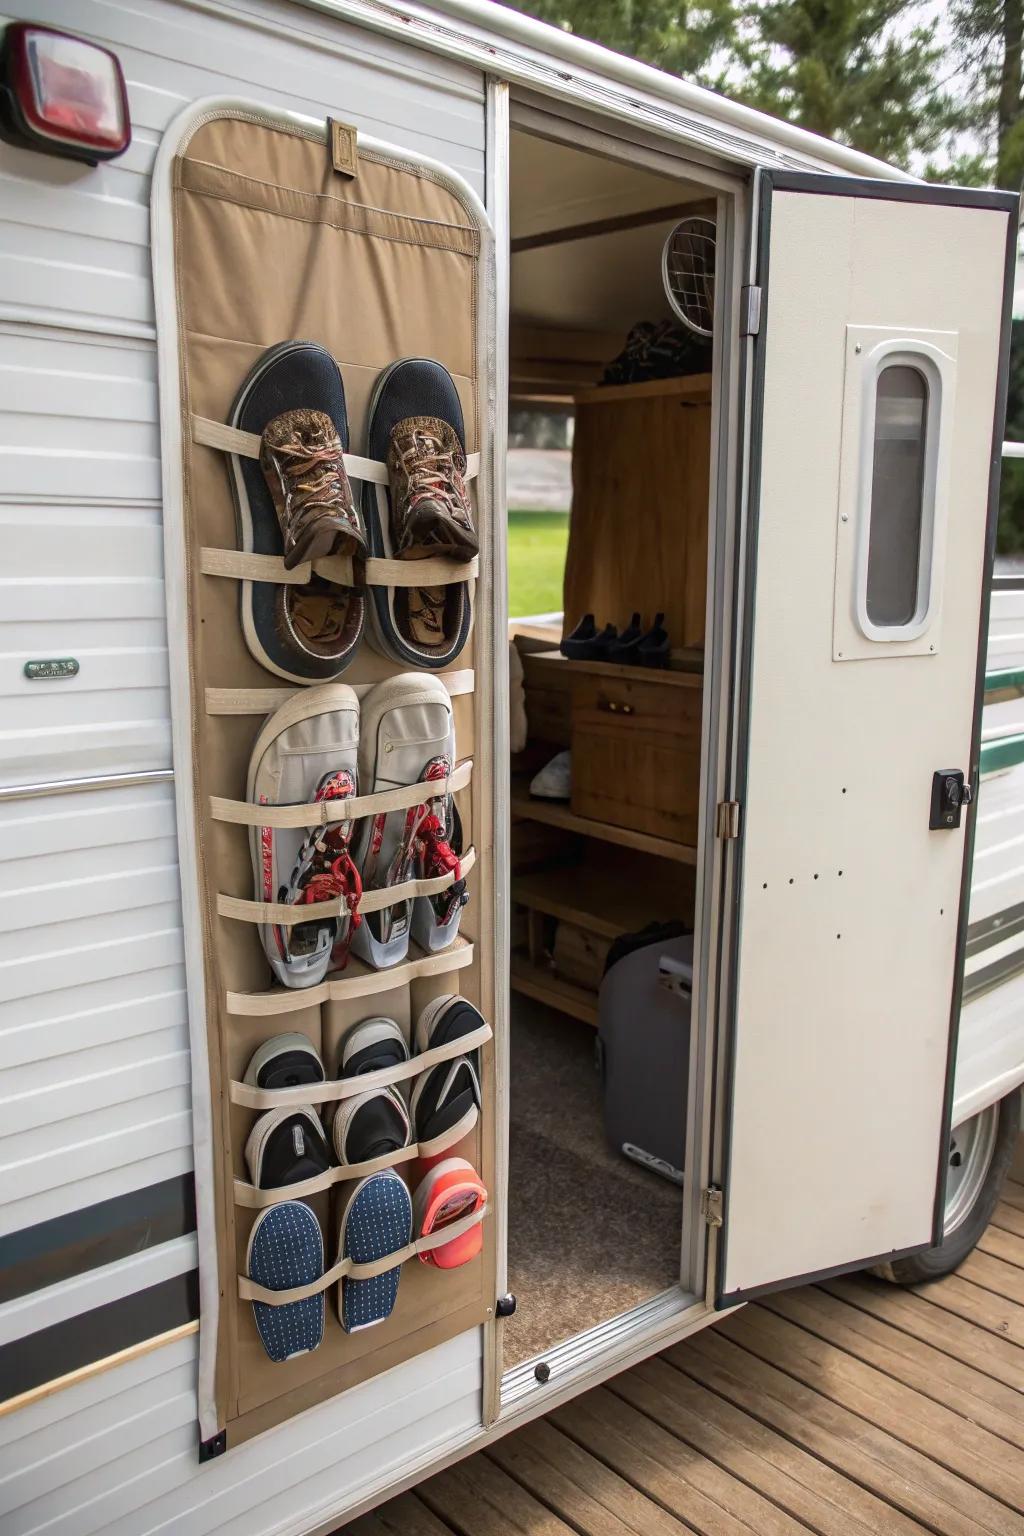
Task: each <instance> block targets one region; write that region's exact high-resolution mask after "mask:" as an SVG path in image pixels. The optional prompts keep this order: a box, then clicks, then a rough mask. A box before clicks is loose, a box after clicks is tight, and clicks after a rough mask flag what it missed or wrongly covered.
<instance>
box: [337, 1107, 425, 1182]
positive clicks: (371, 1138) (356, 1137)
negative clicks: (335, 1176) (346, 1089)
mask: <svg viewBox="0 0 1024 1536" xmlns="http://www.w3.org/2000/svg"><path fill="white" fill-rule="evenodd" d="M411 1136H412V1123H411V1121H410V1118H409V1111H408V1109H407V1108H406V1105H405V1100H404V1099H403V1098H402V1095H401V1094H400V1093H399V1092H398V1090H397V1088H371V1089H369V1090H368V1092H366V1093H360V1094H356V1095H355V1096H354V1097H353V1098H351V1099H342V1100H341V1102H340V1103H339V1105H338V1108H337V1110H336V1111H335V1115H334V1125H333V1127H332V1130H331V1140H332V1141H333V1143H334V1155H335V1157H336V1158H337V1159H338V1162H339V1163H341V1164H343V1165H350V1164H352V1163H367V1162H369V1161H370V1160H371V1159H373V1158H377V1157H390V1156H391V1154H392V1153H393V1152H400V1151H401V1150H402V1148H403V1147H407V1146H408V1145H409V1141H410V1138H411Z"/></svg>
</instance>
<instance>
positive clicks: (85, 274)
mask: <svg viewBox="0 0 1024 1536" xmlns="http://www.w3.org/2000/svg"><path fill="white" fill-rule="evenodd" d="M16 15H17V17H18V18H19V19H30V20H35V21H39V22H41V23H44V24H47V25H51V26H55V27H58V28H66V29H68V30H70V31H74V32H77V33H79V34H82V35H85V36H90V37H92V38H94V39H95V40H96V41H98V42H100V43H102V44H104V45H105V46H107V47H109V48H112V49H113V50H114V51H115V52H116V53H117V54H118V56H119V58H120V60H121V63H122V66H123V67H124V70H125V74H126V77H127V80H128V89H129V98H130V103H131V114H132V123H133V142H132V146H131V148H130V150H129V151H128V153H127V155H126V156H125V157H124V158H123V159H121V160H119V161H117V162H116V163H115V164H112V165H106V166H101V167H99V168H96V169H89V168H87V167H83V166H77V165H75V164H72V163H71V162H67V161H60V160H48V159H45V158H43V157H41V156H39V155H36V154H31V153H28V152H24V151H19V150H15V149H12V148H10V147H9V146H7V145H0V411H2V413H3V414H2V425H0V540H2V548H3V551H4V558H3V561H2V562H0V786H3V787H7V786H16V785H20V786H24V785H39V784H43V783H50V782H54V781H57V782H63V781H67V780H70V779H77V778H82V777H87V776H93V775H118V774H125V773H136V772H140V771H141V772H147V773H151V774H154V775H155V779H154V781H152V782H146V783H143V784H133V785H130V786H127V787H121V788H109V789H102V790H89V791H87V792H78V793H73V794H54V795H49V796H44V797H40V798H30V799H15V800H11V801H7V802H0V919H2V920H0V997H2V999H3V1001H2V1003H0V1108H2V1114H0V1240H2V1238H3V1236H4V1235H5V1234H9V1233H11V1232H14V1231H17V1230H19V1229H21V1228H23V1227H26V1226H29V1225H35V1224H37V1223H39V1222H42V1221H45V1220H48V1219H50V1218H52V1217H56V1216H62V1215H64V1214H66V1213H68V1212H72V1211H75V1210H77V1209H80V1208H82V1207H83V1206H87V1205H92V1204H94V1203H96V1202H98V1201H101V1200H107V1199H110V1198H112V1197H116V1196H118V1195H122V1194H125V1193H127V1192H128V1191H131V1190H136V1189H146V1188H148V1187H149V1186H150V1185H152V1184H155V1183H157V1182H159V1181H161V1180H165V1179H169V1178H173V1177H174V1176H176V1175H180V1174H182V1173H186V1172H188V1170H189V1169H190V1168H191V1163H192V1149H191V1124H190V1112H189V1057H188V1031H187V1015H186V1006H185V981H184V967H183V959H182V953H183V945H182V932H181V912H180V899H179V886H178V876H177V850H176V842H175V824H174V800H173V785H172V784H171V782H170V770H171V747H170V720H169V704H168V679H167V654H166V633H165V623H164V607H163V572H162V548H161V546H162V532H161V517H160V459H159V432H158V425H157V422H158V410H157V388H156V351H155V330H154V325H153V294H152V283H151V277H150V254H149V244H148V242H149V180H150V173H151V169H152V166H153V161H154V158H155V155H156V151H157V148H158V145H159V142H160V138H161V135H162V133H163V131H164V129H165V128H166V126H167V125H168V123H169V122H170V121H171V120H172V119H173V118H174V117H175V116H176V115H177V114H178V113H179V111H180V110H181V109H182V108H183V107H184V106H186V105H187V104H188V103H189V102H191V101H193V100H195V99H196V98H198V97H202V96H208V95H213V94H223V93H225V92H229V93H232V94H236V95H238V94H245V95H250V96H252V97H253V98H254V99H256V100H264V101H267V102H268V103H276V104H279V105H283V106H285V107H288V108H291V109H293V110H295V111H298V112H301V113H304V114H307V115H314V114H326V113H331V114H332V115H334V116H338V117H341V118H343V119H345V120H346V121H348V122H353V123H355V124H356V125H357V127H358V128H360V129H361V130H363V131H365V132H367V133H369V134H372V135H374V136H376V137H378V138H381V139H385V140H389V141H391V142H393V143H396V144H399V145H402V146H404V147H408V148H410V149H412V150H415V151H417V152H419V153H423V154H428V155H432V156H435V157H437V158H438V159H440V160H443V161H445V162H446V163H448V164H449V165H451V166H453V167H454V168H455V169H456V170H458V171H459V172H460V173H461V174H462V175H463V176H465V177H466V179H467V180H468V181H469V182H470V184H471V185H472V186H473V187H474V189H475V190H476V191H478V192H479V193H480V194H481V195H482V194H483V187H484V135H485V125H484V82H483V78H482V76H481V75H480V74H479V73H478V72H477V71H475V70H473V69H471V68H469V67H466V66H463V65H461V64H450V63H447V62H446V61H444V60H443V59H439V58H430V57H427V56H425V55H423V54H422V53H417V52H414V51H413V50H412V49H411V48H409V47H407V46H404V45H403V44H401V43H399V42H392V41H390V40H388V39H382V38H379V37H376V36H374V35H373V34H370V33H364V32H358V33H357V32H356V31H355V30H354V29H353V28H352V27H350V26H346V25H344V24H342V23H339V22H338V21H336V20H333V19H329V18H325V17H322V16H319V15H317V14H316V13H315V12H312V11H309V10H304V9H302V8H300V7H298V6H295V5H291V4H286V3H277V0H241V3H236V4H233V5H231V6H228V5H222V6H221V5H216V4H205V3H188V4H185V3H182V4H174V3H169V0H146V3H145V4H144V5H138V4H132V3H130V0H127V3H126V0H25V4H24V5H23V6H21V7H20V8H19V9H18V11H17V13H16ZM55 192H57V193H59V195H55ZM65 656H74V657H76V658H77V659H78V660H79V662H80V663H81V672H80V674H79V676H78V677H77V678H75V679H72V680H64V681H58V682H47V683H29V682H28V681H26V680H25V678H24V676H23V673H22V668H23V664H24V662H25V661H26V660H27V659H29V658H32V657H35V658H44V657H65ZM161 776H165V781H161ZM194 1267H195V1241H194V1238H193V1237H185V1238H179V1239H175V1240H174V1241H173V1242H168V1243H165V1244H162V1245H160V1246H158V1247H157V1248H151V1249H148V1250H146V1251H145V1253H144V1254H143V1255H140V1256H136V1257H135V1258H133V1259H130V1260H125V1261H123V1262H121V1263H115V1264H111V1265H108V1266H105V1267H104V1268H103V1269H101V1270H94V1271H89V1272H86V1274H85V1275H84V1276H76V1277H75V1278H73V1279H71V1280H67V1281H62V1282H60V1283H59V1284H56V1285H54V1286H51V1287H49V1288H48V1289H47V1290H44V1291H40V1292H34V1293H30V1295H29V1296H27V1297H20V1298H17V1299H16V1300H14V1301H12V1302H7V1303H4V1304H3V1305H0V1343H2V1342H6V1341H8V1340H11V1339H15V1340H16V1339H17V1338H19V1337H24V1336H26V1335H27V1334H29V1333H31V1332H34V1331H35V1330H37V1329H39V1328H42V1327H46V1326H49V1325H51V1324H55V1323H59V1322H60V1321H61V1320H63V1319H65V1318H67V1317H69V1316H70V1317H73V1316H75V1315H77V1314H81V1313H87V1311H88V1309H89V1308H90V1307H92V1306H94V1305H98V1304H102V1303H103V1302H106V1301H109V1300H111V1299H116V1298H117V1297H118V1296H119V1295H122V1294H125V1293H127V1292H128V1291H130V1290H132V1289H136V1290H137V1289H142V1288H143V1287H146V1286H149V1285H151V1284H153V1283H154V1282H155V1281H158V1280H162V1279H164V1278H166V1277H167V1276H168V1275H171V1274H174V1273H181V1272H183V1271H186V1270H190V1269H192V1268H194ZM83 1325H87V1320H86V1319H83ZM196 1342H197V1341H196V1338H195V1337H194V1336H191V1337H186V1338H183V1339H179V1340H178V1341H177V1342H175V1343H173V1344H169V1345H167V1346H165V1347H161V1348H159V1349H156V1350H154V1351H152V1352H151V1353H148V1354H145V1355H143V1356H142V1357H141V1358H138V1359H136V1360H133V1361H131V1362H130V1363H128V1364H126V1365H123V1366H119V1367H115V1368H113V1369H111V1370H109V1371H107V1372H105V1373H103V1374H101V1375H99V1376H97V1377H95V1378H94V1379H92V1380H86V1381H84V1382H82V1383H81V1384H79V1385H76V1386H73V1387H70V1388H68V1389H66V1390H64V1391H62V1392H59V1393H56V1394H54V1395H53V1396H51V1397H47V1398H44V1399H42V1400H41V1401H39V1402H37V1403H35V1404H32V1405H30V1406H28V1407H26V1408H23V1409H20V1410H18V1411H16V1412H14V1413H11V1414H9V1415H8V1416H6V1417H4V1418H0V1528H2V1529H3V1531H4V1532H5V1536H24V1533H28V1532H33V1531H41V1530H43V1529H45V1530H46V1531H47V1532H48V1533H52V1536H58V1533H67V1536H87V1533H90V1532H94V1531H95V1532H100V1531H102V1532H104V1533H109V1536H115V1533H117V1536H122V1533H123V1536H128V1533H131V1536H136V1533H141V1532H148V1531H158V1530H162V1531H167V1532H170V1531H173V1532H175V1533H176V1536H178V1533H182V1536H199V1533H201V1532H206V1531H217V1532H223V1533H237V1536H242V1533H243V1532H244V1533H245V1536H261V1533H263V1532H271V1531H275V1532H276V1531H283V1530H291V1529H294V1530H297V1531H298V1530H304V1529H307V1528H309V1527H310V1526H311V1525H314V1524H316V1523H318V1522H319V1521H321V1520H327V1519H329V1518H330V1517H331V1515H332V1514H333V1513H334V1512H335V1511H336V1510H337V1509H338V1508H339V1507H340V1506H341V1505H342V1503H343V1501H344V1502H347V1501H348V1499H349V1498H350V1497H351V1496H352V1495H353V1494H354V1492H355V1491H356V1490H358V1489H359V1488H360V1487H366V1488H367V1489H368V1488H369V1486H370V1485H371V1484H375V1483H376V1482H377V1480H378V1479H380V1478H382V1477H386V1476H388V1475H391V1474H393V1473H397V1470H398V1468H397V1466H395V1465H393V1464H394V1462H395V1458H396V1457H397V1456H398V1455H399V1454H400V1455H401V1456H402V1458H403V1460H404V1459H405V1458H407V1457H412V1458H416V1457H418V1456H419V1455H423V1456H424V1457H427V1456H429V1454H432V1452H433V1450H434V1448H436V1447H439V1446H440V1445H441V1444H444V1443H449V1442H450V1441H451V1440H452V1438H453V1437H456V1438H457V1437H458V1436H460V1435H462V1434H469V1433H470V1432H471V1431H472V1429H473V1427H474V1426H476V1425H478V1424H479V1423H480V1413H481V1377H482V1364H481V1343H480V1337H479V1335H478V1334H477V1333H475V1332H474V1333H472V1334H470V1335H468V1336H467V1337H465V1338H461V1339H457V1340H455V1341H454V1342H452V1343H451V1344H448V1345H445V1346H443V1347H442V1348H440V1349H438V1350H436V1351H434V1352H432V1353H431V1354H429V1355H427V1356H425V1357H423V1358H422V1359H420V1360H417V1361H414V1362H412V1363H410V1364H409V1365H407V1366H405V1367H401V1368H399V1370H397V1371H395V1372H392V1373H389V1375H388V1376H386V1377H384V1378H381V1379H380V1380H378V1381H375V1382H370V1383H367V1384H366V1385H365V1386H363V1387H360V1388H358V1389H357V1390H355V1391H353V1392H350V1393H348V1394H346V1395H345V1396H343V1397H341V1398H340V1399H338V1400H336V1401H334V1402H332V1403H328V1404H325V1405H324V1406H323V1407H322V1408H319V1409H316V1410H314V1411H312V1412H311V1413H308V1414H306V1415H304V1416H303V1417H302V1418H301V1419H300V1420H298V1421H296V1422H294V1423H292V1424H290V1425H288V1426H286V1427H285V1428H283V1429H280V1430H277V1431H274V1432H272V1433H271V1434H269V1435H266V1436H263V1437H261V1439H260V1440H259V1442H258V1443H253V1444H252V1445H249V1446H244V1447H241V1448H239V1449H236V1450H234V1451H232V1453H231V1454H230V1455H229V1456H227V1457H224V1458H222V1459H220V1460H216V1461H212V1462H210V1463H208V1464H207V1465H206V1466H205V1467H202V1468H200V1466H199V1465H198V1462H197V1429H196V1422H195V1420H196V1400H195V1376H196V1355H197V1350H196Z"/></svg>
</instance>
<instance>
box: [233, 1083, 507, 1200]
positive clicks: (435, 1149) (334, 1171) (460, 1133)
mask: <svg viewBox="0 0 1024 1536" xmlns="http://www.w3.org/2000/svg"><path fill="white" fill-rule="evenodd" d="M479 1118H480V1111H479V1110H478V1109H477V1107H476V1105H475V1104H474V1105H472V1107H471V1108H470V1109H468V1110H467V1111H466V1113H465V1114H464V1115H463V1117H462V1119H461V1120H459V1121H458V1123H457V1124H456V1125H453V1126H452V1127H451V1128H450V1129H449V1130H447V1131H444V1132H442V1134H441V1135H440V1136H435V1137H433V1139H432V1140H430V1141H418V1142H413V1144H412V1146H411V1147H401V1148H400V1149H399V1150H398V1151H397V1152H385V1153H384V1155H383V1156H382V1157H371V1158H367V1160H366V1162H363V1163H345V1164H343V1165H342V1166H341V1167H338V1168H328V1169H327V1172H326V1173H318V1174H317V1175H316V1177H315V1178H313V1179H303V1181H302V1183H301V1184H283V1185H282V1186H281V1187H280V1188H279V1189H257V1188H256V1186H255V1184H246V1183H245V1181H244V1180H243V1179H236V1180H235V1204H236V1205H242V1206H245V1208H246V1209H247V1210H250V1211H264V1210H266V1208H267V1207H268V1206H270V1205H281V1204H282V1203H283V1202H284V1201H285V1200H308V1199H309V1198H310V1197H311V1196H312V1195H318V1194H320V1193H321V1191H322V1190H325V1189H331V1188H332V1187H333V1186H334V1185H335V1184H343V1183H347V1182H348V1181H349V1180H351V1179H365V1178H368V1177H369V1176H370V1174H371V1173H381V1172H382V1171H383V1170H384V1169H385V1168H396V1167H398V1165H399V1164H400V1163H411V1162H412V1161H413V1159H414V1158H417V1157H436V1156H437V1155H438V1153H439V1152H447V1150H448V1148H449V1147H454V1146H457V1145H458V1143H459V1142H460V1141H463V1140H464V1139H465V1137H467V1136H468V1135H469V1134H470V1132H471V1131H473V1130H475V1129H476V1124H477V1121H478V1120H479Z"/></svg>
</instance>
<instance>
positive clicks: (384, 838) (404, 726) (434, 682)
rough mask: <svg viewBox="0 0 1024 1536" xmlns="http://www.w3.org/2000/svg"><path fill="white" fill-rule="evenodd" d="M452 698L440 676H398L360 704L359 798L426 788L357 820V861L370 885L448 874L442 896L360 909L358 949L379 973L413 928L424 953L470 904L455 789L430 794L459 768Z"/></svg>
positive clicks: (399, 953) (403, 950)
mask: <svg viewBox="0 0 1024 1536" xmlns="http://www.w3.org/2000/svg"><path fill="white" fill-rule="evenodd" d="M455 761H456V759H455V725H454V721H453V718H452V702H451V699H450V698H449V696H448V690H447V689H446V688H445V686H444V684H443V683H442V682H441V680H440V678H437V677H431V676H430V675H429V674H424V673H419V672H401V673H399V674H398V675H397V676H396V677H391V678H388V679H387V680H386V681H385V682H382V683H378V684H377V685H376V687H374V688H371V689H370V691H369V692H368V693H367V694H366V695H365V697H364V698H363V700H362V709H361V721H360V736H359V783H360V786H361V789H362V793H363V794H377V793H379V792H381V791H383V790H388V789H397V788H399V787H404V786H405V785H408V784H418V783H420V782H422V783H423V784H424V800H423V803H422V804H421V805H418V806H411V807H409V808H408V809H406V810H399V811H390V812H388V813H386V814H383V815H379V816H372V817H366V818H365V820H364V821H362V822H361V823H360V829H359V836H358V843H357V854H356V862H357V863H358V865H359V869H360V873H361V876H362V884H363V890H364V891H367V892H369V891H377V890H382V889H386V888H387V887H388V886H392V885H401V884H403V883H404V882H405V881H407V880H412V879H414V878H420V879H428V878H432V877H434V876H436V875H440V874H445V873H448V872H450V873H452V874H453V875H454V876H455V878H454V880H453V883H452V884H451V885H450V886H449V887H448V888H447V889H446V890H444V891H443V892H441V894H440V895H439V896H436V897H430V898H427V897H420V898H418V899H417V900H416V901H402V902H398V903H396V904H395V906H393V907H385V908H383V909H382V910H381V911H378V912H367V913H365V914H364V918H363V922H362V923H361V924H360V926H359V927H358V929H356V931H355V933H354V935H353V941H352V947H353V951H354V952H355V954H357V955H358V956H359V958H360V959H361V960H365V961H366V962H367V963H368V964H370V965H372V966H374V967H375V968H376V969H378V970H383V969H385V968H386V967H388V966H391V965H398V964H399V963H400V962H401V961H402V960H404V959H405V957H406V955H407V954H408V950H409V938H410V933H411V932H412V931H413V924H414V911H415V934H416V938H417V942H419V943H422V944H423V947H424V948H426V949H430V950H433V949H437V948H443V947H444V946H445V945H447V944H450V943H451V942H452V941H453V940H454V938H455V936H456V933H457V931H458V924H459V916H460V913H461V911H462V906H463V904H464V902H465V900H466V889H465V881H463V880H461V879H460V878H459V856H458V852H457V850H456V848H455V847H453V846H452V844H451V843H449V841H448V836H449V833H450V835H451V836H452V837H453V838H454V839H455V841H456V843H457V844H458V845H459V847H461V830H458V831H457V830H456V828H457V825H458V823H457V817H456V816H455V814H454V807H453V805H452V803H451V796H449V795H434V796H433V797H431V796H430V793H429V785H430V783H431V781H441V780H445V779H447V778H448V777H449V775H450V774H451V772H452V769H453V768H454V766H455Z"/></svg>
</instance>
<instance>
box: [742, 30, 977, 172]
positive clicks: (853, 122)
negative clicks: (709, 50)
mask: <svg viewBox="0 0 1024 1536" xmlns="http://www.w3.org/2000/svg"><path fill="white" fill-rule="evenodd" d="M917 9H918V7H917V6H916V5H915V3H914V0H761V3H760V4H758V3H753V4H751V5H749V6H748V9H747V12H746V27H745V29H744V42H743V44H742V45H741V48H740V50H739V52H740V57H741V61H742V64H743V66H744V69H743V72H742V73H741V75H740V77H739V79H738V82H737V85H736V87H734V90H735V94H737V95H738V96H739V97H740V98H741V99H742V100H744V101H747V102H749V104H750V105H751V106H756V107H759V108H760V109H761V110H762V111H765V112H771V113H773V114H774V115H775V116H777V117H784V118H788V119H789V121H790V122H793V123H798V124H799V125H800V126H801V127H803V128H808V129H810V130H811V132H813V133H820V134H824V135H825V136H826V137H827V138H830V139H837V140H839V141H840V142H842V143H845V144H850V145H852V146H853V147H854V148H856V149H860V150H863V151H865V152H866V153H867V154H871V155H877V156H878V157H879V158H880V159H882V160H890V161H893V162H895V163H896V164H899V165H910V164H911V163H913V162H914V161H915V157H920V156H921V155H922V154H927V153H929V152H930V151H933V150H935V149H936V148H937V147H938V145H939V144H940V143H941V142H942V140H943V139H944V138H945V137H946V136H947V135H948V134H950V133H951V132H952V131H953V130H954V129H956V128H957V127H959V126H960V125H961V124H962V122H963V120H964V110H963V108H962V107H961V106H959V105H958V103H957V102H956V101H955V100H954V98H953V97H952V96H951V95H950V94H949V93H948V92H947V91H945V90H943V89H940V88H937V86H936V82H937V81H938V80H939V79H940V78H941V76H942V75H943V74H944V73H945V72H946V70H945V69H944V64H945V59H944V52H943V48H942V46H941V44H940V42H939V41H938V39H937V38H936V36H935V30H934V27H933V26H928V25H920V24H917V25H915V24H914V19H913V18H914V12H915V11H916V10H917Z"/></svg>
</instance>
